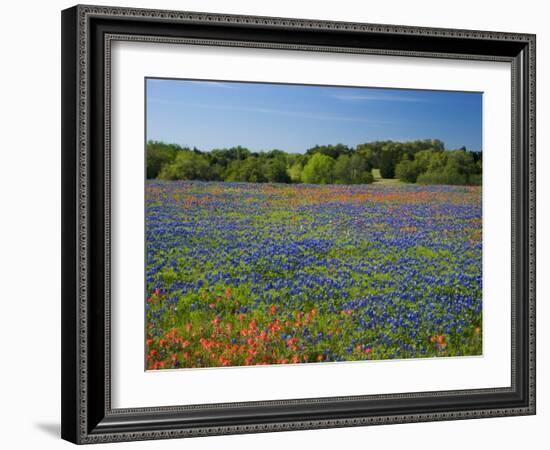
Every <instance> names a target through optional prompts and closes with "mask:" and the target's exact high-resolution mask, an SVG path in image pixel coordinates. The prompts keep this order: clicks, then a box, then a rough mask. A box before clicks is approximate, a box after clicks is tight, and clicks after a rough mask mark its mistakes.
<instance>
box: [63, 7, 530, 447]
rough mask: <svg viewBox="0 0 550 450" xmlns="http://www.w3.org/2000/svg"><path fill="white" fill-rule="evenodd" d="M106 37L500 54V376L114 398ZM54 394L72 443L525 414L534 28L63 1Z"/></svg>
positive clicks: (480, 56) (455, 55)
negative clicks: (471, 384) (345, 389)
mask: <svg viewBox="0 0 550 450" xmlns="http://www.w3.org/2000/svg"><path fill="white" fill-rule="evenodd" d="M117 39H120V40H143V41H154V42H159V43H162V42H178V41H180V40H182V39H183V40H187V41H190V40H192V41H193V42H195V43H197V44H201V45H213V43H216V45H225V46H232V45H239V46H245V47H260V48H265V49H266V51H269V49H270V48H277V49H291V50H303V51H308V50H313V51H330V52H351V53H368V54H373V53H374V54H381V55H400V56H411V57H419V58H422V57H436V58H450V59H477V60H492V61H495V60H496V61H508V62H510V63H511V65H512V117H511V129H512V173H511V174H510V176H511V180H512V192H511V196H512V211H510V214H511V221H512V231H513V232H512V236H511V240H512V286H511V293H512V300H513V301H512V308H513V310H512V316H511V317H512V346H511V348H512V373H511V379H512V383H511V386H510V387H506V388H494V389H493V388H491V389H475V390H457V391H445V392H442V391H434V392H422V393H416V394H406V393H405V394H388V395H365V396H357V397H329V398H316V399H289V400H278V401H264V402H252V403H236V404H216V405H209V406H207V407H206V406H205V405H196V406H181V407H178V406H174V407H151V408H137V409H124V410H122V409H120V410H117V409H112V408H111V401H110V395H111V392H110V381H109V380H110V370H111V359H110V358H111V355H110V345H109V342H110V329H111V328H110V327H111V325H112V324H111V323H110V259H109V258H110V253H109V252H110V228H109V218H110V213H111V209H110V208H111V206H110V197H109V193H110V191H109V186H110V182H111V179H110V176H111V174H110V170H109V163H110V153H109V152H110V146H109V138H110V126H109V124H110V122H109V116H108V108H109V99H110V84H109V81H110V79H109V73H110V72H109V70H110V68H109V64H110V43H111V42H112V41H113V40H117ZM207 41H208V42H209V43H210V44H208V42H207ZM61 406H62V437H63V438H64V439H66V440H69V441H71V442H74V443H78V444H84V443H99V442H110V441H132V440H142V439H163V438H175V437H191V436H205V435H217V434H237V433H251V432H268V431H283V430H299V429H313V428H329V427H346V426H360V425H374V424H390V423H403V422H421V421H439V420H452V419H469V418H482V417H498V416H513V415H529V414H535V36H534V35H532V34H515V33H503V32H487V31H471V30H455V29H435V28H421V27H409V26H395V25H376V24H364V23H347V22H329V21H317V20H303V19H287V18H271V17H252V16H236V15H218V14H205V13H195V12H180V11H158V10H146V9H129V8H120V7H99V6H81V5H78V6H75V7H72V8H69V9H66V10H64V11H63V12H62V405H61Z"/></svg>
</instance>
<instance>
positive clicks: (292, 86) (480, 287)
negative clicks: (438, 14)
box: [62, 6, 535, 444]
mask: <svg viewBox="0 0 550 450" xmlns="http://www.w3.org/2000/svg"><path fill="white" fill-rule="evenodd" d="M62 85H63V86H62V110H63V113H62V115H63V117H62V214H63V217H62V227H63V229H62V233H63V239H62V246H63V248H62V259H63V263H62V326H63V328H62V437H63V438H64V439H67V440H69V441H71V442H74V443H79V444H83V443H98V442H110V441H132V440H142V439H164V438H176V437H192V436H206V435H216V434H230V433H252V432H267V431H283V430H299V429H312V428H328V427H345V426H362V425H376V424H391V423H403V422H420V421H438V420H452V419H471V418H485V417H496V416H512V415H528V414H534V413H535V36H534V35H532V34H515V33H507V32H487V31H470V30H451V29H434V28H420V27H406V26H395V25H376V24H365V23H347V22H330V21H316V20H315V21H314V20H303V19H283V18H271V17H252V16H233V15H217V14H205V13H195V12H180V11H158V10H145V9H129V8H114V7H99V6H75V7H73V8H70V9H67V10H64V11H63V12H62Z"/></svg>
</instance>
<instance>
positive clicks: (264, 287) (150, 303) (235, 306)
mask: <svg viewBox="0 0 550 450" xmlns="http://www.w3.org/2000/svg"><path fill="white" fill-rule="evenodd" d="M481 229H482V226H481V188H480V187H476V186H420V185H409V184H391V185H384V184H378V183H374V184H370V185H353V186H349V185H307V184H268V183H264V184H255V183H230V182H199V181H156V180H148V181H147V182H146V268H145V276H146V292H145V300H146V301H145V309H146V356H145V358H146V367H147V369H169V368H188V367H220V366H242V365H257V364H286V363H289V364H293V363H313V362H335V361H358V360H367V359H372V360H374V359H394V358H395V359H402V358H420V357H434V356H459V355H460V356H464V355H480V354H481V349H482V345H481V344H482V339H481V336H482V266H481V261H482V259H481V256H482V235H481Z"/></svg>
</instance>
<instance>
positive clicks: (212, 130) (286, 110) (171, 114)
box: [146, 78, 482, 153]
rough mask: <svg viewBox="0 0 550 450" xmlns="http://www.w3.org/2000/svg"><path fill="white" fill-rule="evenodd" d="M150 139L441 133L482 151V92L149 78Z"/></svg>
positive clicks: (234, 140) (349, 138)
mask: <svg viewBox="0 0 550 450" xmlns="http://www.w3.org/2000/svg"><path fill="white" fill-rule="evenodd" d="M146 84H147V97H146V101H147V103H146V104H147V139H148V140H157V141H164V142H167V143H168V142H169V143H177V144H180V145H182V146H189V147H193V146H194V147H197V148H199V149H200V150H204V151H209V150H212V149H213V148H224V147H225V148H227V147H232V146H236V145H242V146H244V147H247V148H249V149H251V150H253V151H260V150H271V149H275V148H277V149H281V150H285V151H287V152H296V153H303V152H305V151H306V150H307V149H308V148H311V147H313V146H315V145H316V144H319V145H323V144H337V143H342V144H346V145H349V146H355V145H357V144H360V143H364V142H370V141H376V140H386V139H392V140H394V141H406V140H414V139H432V138H433V139H440V140H442V141H443V142H445V146H446V148H447V149H455V148H460V147H462V146H465V147H466V148H468V149H469V150H481V141H482V124H481V118H482V112H481V109H482V94H481V93H470V92H468V93H467V92H450V91H423V90H406V89H380V88H363V87H361V88H355V87H353V88H348V87H335V86H304V85H284V84H264V83H237V82H212V81H190V80H163V79H150V78H149V79H147V80H146Z"/></svg>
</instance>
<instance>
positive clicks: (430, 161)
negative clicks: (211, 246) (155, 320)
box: [146, 139, 482, 185]
mask: <svg viewBox="0 0 550 450" xmlns="http://www.w3.org/2000/svg"><path fill="white" fill-rule="evenodd" d="M146 159H147V178H148V179H155V178H157V179H161V180H203V181H247V182H252V183H266V182H268V183H309V184H368V183H372V182H373V181H374V177H373V173H372V172H373V169H379V171H380V176H381V177H382V178H387V179H393V178H398V179H400V180H401V181H404V182H408V183H419V184H457V185H479V184H481V173H482V171H481V164H482V153H481V152H474V151H469V150H466V148H464V147H463V148H461V149H458V150H445V145H444V143H443V142H442V141H440V140H438V139H425V140H415V141H408V142H397V141H389V140H388V141H375V142H368V143H364V144H359V145H357V146H356V147H349V146H347V145H344V144H336V145H316V146H315V147H312V148H310V149H308V150H307V151H306V152H305V153H304V154H300V153H287V152H285V151H283V150H278V149H275V150H270V151H262V152H253V151H251V150H249V149H247V148H245V147H241V146H237V147H231V148H220V149H213V150H211V151H201V150H199V149H197V148H189V147H181V146H179V145H177V144H166V143H164V142H159V141H148V142H147V158H146Z"/></svg>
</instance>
